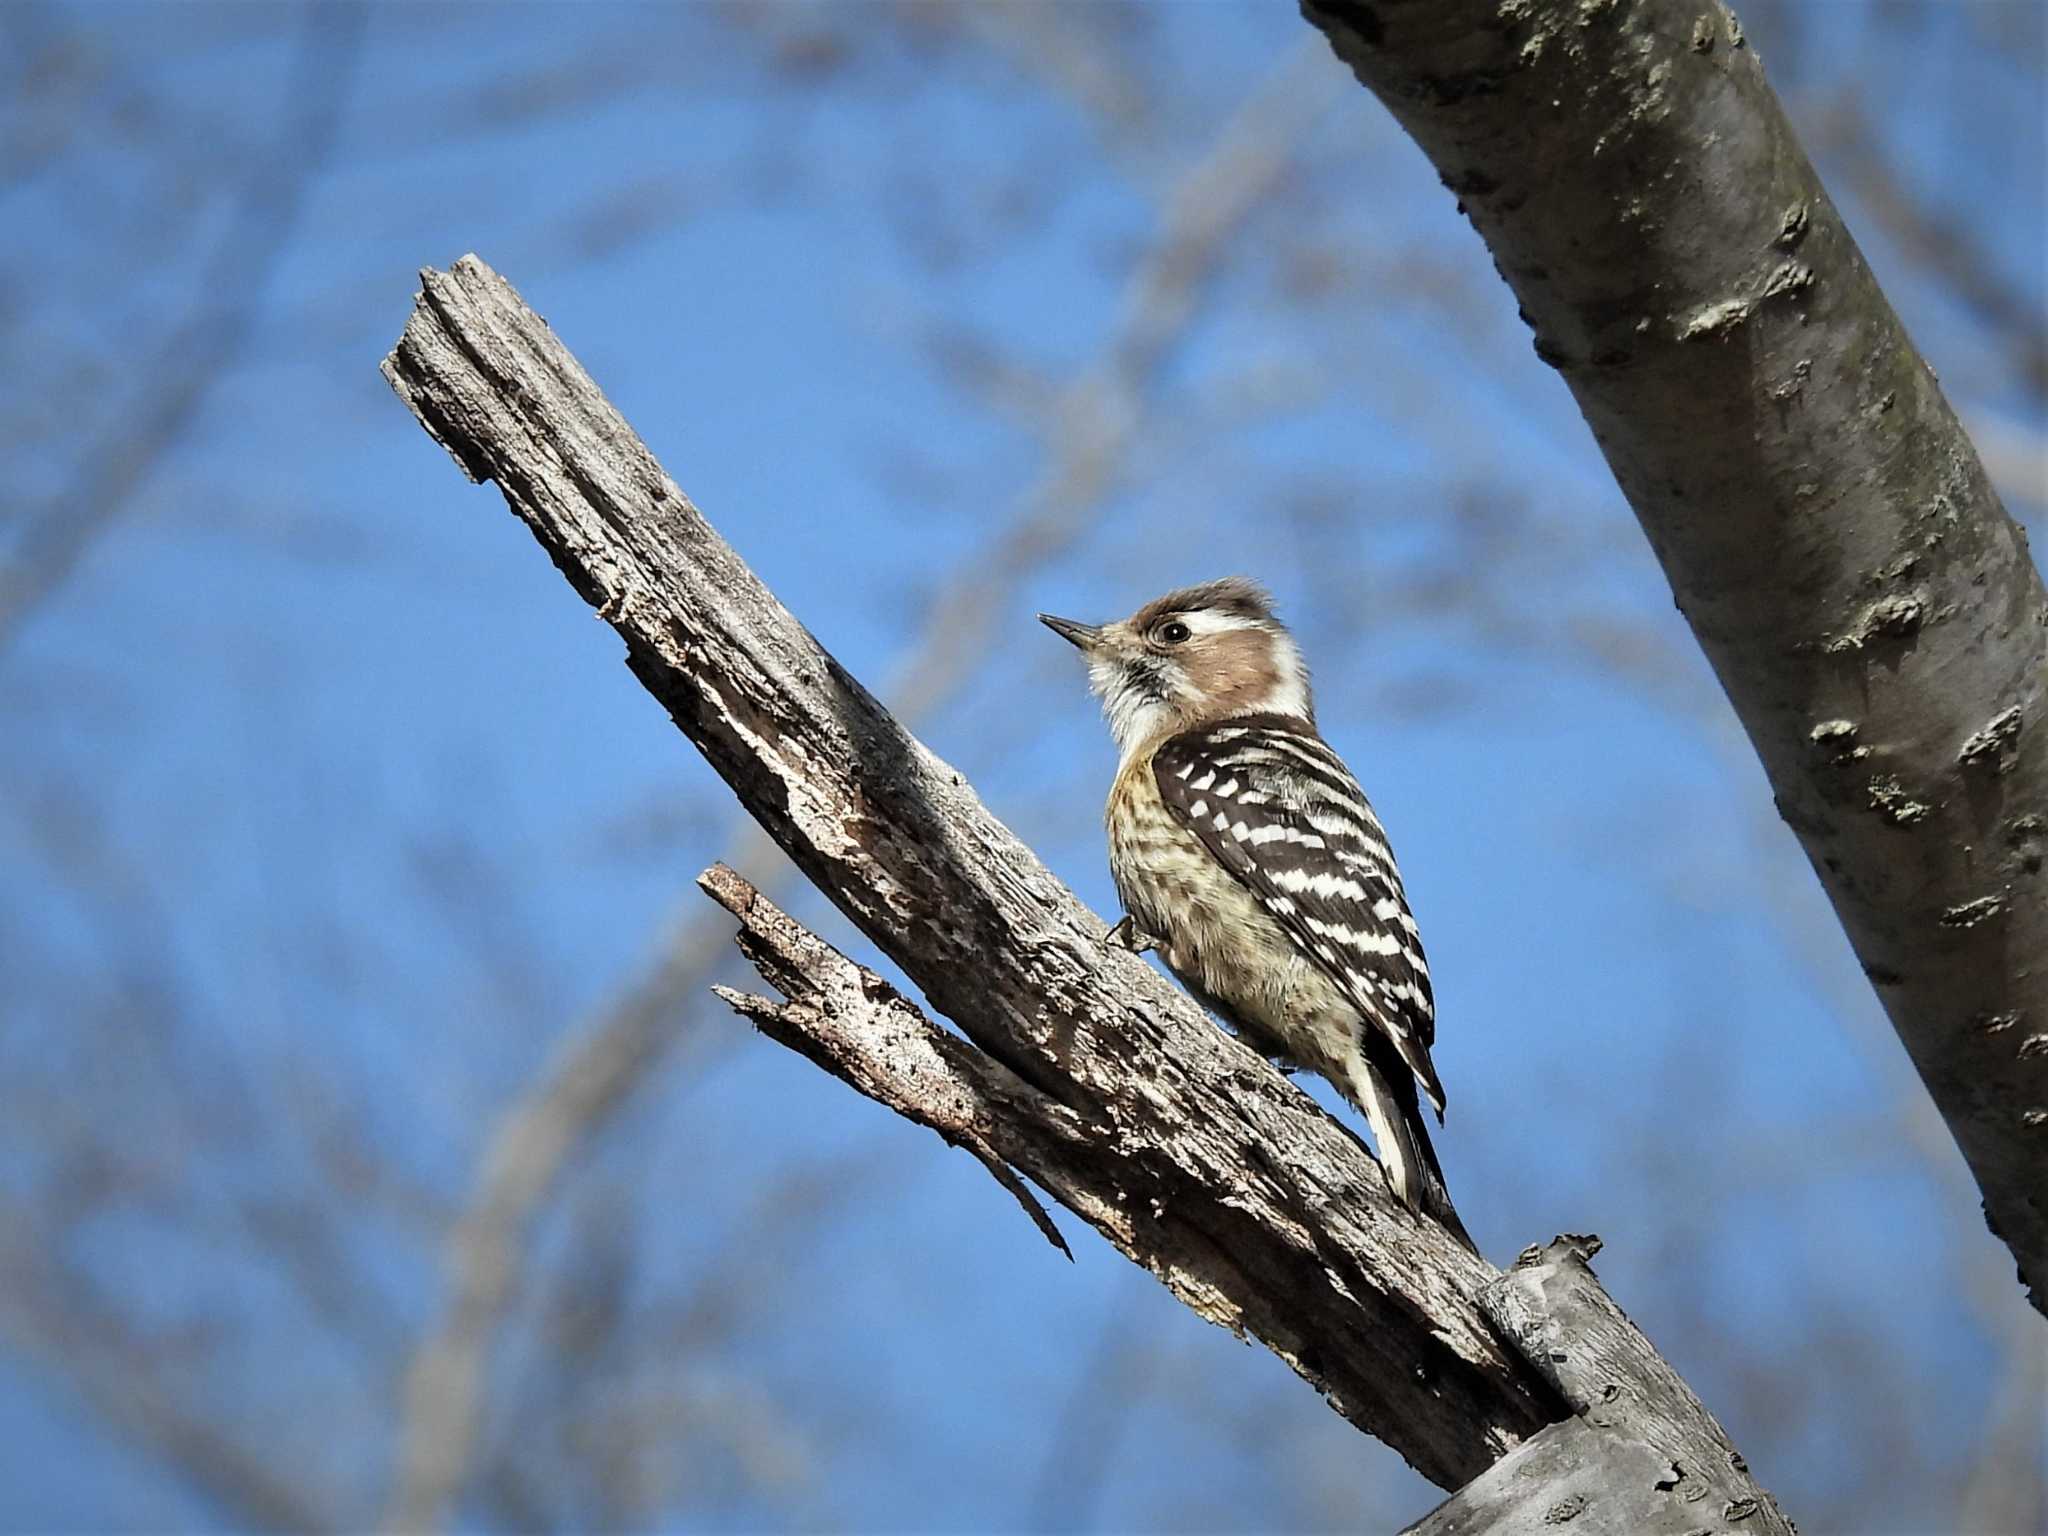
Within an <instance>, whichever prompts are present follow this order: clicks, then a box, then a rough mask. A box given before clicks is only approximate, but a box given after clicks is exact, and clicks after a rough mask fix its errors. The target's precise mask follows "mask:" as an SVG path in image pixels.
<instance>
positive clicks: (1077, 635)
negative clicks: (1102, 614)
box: [1038, 613, 1102, 651]
mask: <svg viewBox="0 0 2048 1536" xmlns="http://www.w3.org/2000/svg"><path fill="white" fill-rule="evenodd" d="M1038 622H1039V623H1041V624H1043V625H1044V626H1045V627H1046V628H1047V629H1049V630H1051V631H1052V632H1053V633H1054V634H1056V635H1058V636H1059V637H1060V638H1061V639H1062V640H1066V641H1070V642H1071V643H1073V644H1074V645H1077V646H1079V647H1080V648H1081V649H1082V650H1084V651H1092V650H1094V649H1095V647H1096V646H1097V645H1098V644H1100V643H1101V640H1102V626H1101V625H1099V624H1080V623H1076V622H1075V621H1074V620H1072V619H1060V618H1055V617H1053V615H1051V614H1049V613H1041V614H1040V615H1039V616H1038Z"/></svg>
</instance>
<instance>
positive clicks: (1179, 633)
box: [1159, 619, 1192, 645]
mask: <svg viewBox="0 0 2048 1536" xmlns="http://www.w3.org/2000/svg"><path fill="white" fill-rule="evenodd" d="M1190 633H1192V631H1190V630H1189V628H1188V627H1187V625H1185V624H1183V623H1181V621H1180V620H1179V619H1174V620H1172V621H1171V622H1169V623H1166V624H1162V625H1160V626H1159V638H1160V640H1161V641H1163V642H1164V643H1165V644H1167V645H1179V644H1180V643H1181V641H1183V640H1185V639H1187V637H1188V636H1189V634H1190Z"/></svg>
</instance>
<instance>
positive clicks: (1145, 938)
mask: <svg viewBox="0 0 2048 1536" xmlns="http://www.w3.org/2000/svg"><path fill="white" fill-rule="evenodd" d="M1105 942H1107V943H1110V944H1114V945H1116V946H1117V947H1118V948H1120V949H1128V950H1129V951H1130V952H1131V953H1132V954H1134V955H1142V954H1146V953H1149V952H1150V951H1152V950H1155V949H1157V948H1158V947H1159V943H1160V941H1159V940H1158V939H1156V938H1154V937H1153V936H1152V935H1151V934H1149V933H1147V932H1145V930H1144V929H1142V928H1140V927H1139V926H1138V925H1137V922H1136V921H1135V920H1134V919H1133V918H1132V917H1131V914H1130V913H1128V912H1126V913H1125V914H1124V915H1123V916H1122V917H1121V918H1119V919H1117V925H1116V926H1115V927H1114V928H1112V929H1110V930H1109V932H1108V934H1107V935H1105Z"/></svg>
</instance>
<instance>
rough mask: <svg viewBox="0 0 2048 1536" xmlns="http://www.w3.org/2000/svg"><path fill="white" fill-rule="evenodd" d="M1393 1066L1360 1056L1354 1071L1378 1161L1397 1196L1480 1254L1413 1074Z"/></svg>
mask: <svg viewBox="0 0 2048 1536" xmlns="http://www.w3.org/2000/svg"><path fill="white" fill-rule="evenodd" d="M1390 1065H1391V1066H1392V1067H1393V1070H1392V1071H1391V1072H1389V1071H1382V1070H1380V1069H1378V1068H1376V1067H1375V1066H1374V1065H1373V1064H1372V1063H1370V1062H1367V1061H1365V1060H1363V1059H1359V1060H1358V1061H1356V1062H1355V1063H1354V1065H1353V1067H1352V1072H1351V1076H1352V1083H1351V1090H1352V1097H1353V1098H1354V1099H1356V1101H1357V1103H1358V1107H1359V1108H1360V1109H1362V1110H1363V1111H1364V1112H1365V1118H1366V1121H1367V1123H1368V1124H1370V1125H1371V1127H1372V1139H1373V1141H1374V1142H1375V1144H1377V1146H1378V1148H1379V1154H1380V1166H1381V1167H1382V1168H1384V1169H1385V1170H1386V1174H1387V1183H1388V1185H1389V1186H1390V1187H1391V1188H1392V1189H1393V1191H1394V1198H1395V1199H1397V1200H1399V1201H1400V1202H1401V1203H1402V1204H1403V1205H1405V1206H1407V1207H1408V1209H1409V1210H1411V1211H1416V1212H1419V1213H1421V1214H1423V1215H1426V1216H1428V1217H1429V1218H1430V1219H1431V1220H1433V1221H1435V1222H1436V1223H1437V1225H1439V1226H1441V1227H1442V1228H1444V1230H1445V1231H1447V1232H1449V1233H1450V1234H1451V1236H1453V1237H1455V1238H1456V1239H1457V1240H1458V1241H1459V1242H1461V1243H1463V1244H1464V1245H1465V1246H1466V1247H1467V1248H1470V1249H1471V1250H1472V1251H1473V1252H1474V1253H1477V1252H1478V1251H1479V1249H1478V1246H1477V1245H1476V1244H1475V1243H1474V1242H1473V1241H1472V1236H1471V1234H1470V1233H1469V1232H1467V1231H1466V1230H1465V1223H1464V1222H1462V1221H1460V1220H1459V1219H1458V1212H1457V1209H1456V1208H1455V1207H1454V1206H1453V1205H1452V1204H1451V1192H1450V1190H1449V1188H1448V1187H1446V1186H1445V1184H1444V1170H1443V1165H1442V1164H1441V1163H1439V1162H1438V1161H1437V1160H1436V1148H1435V1146H1434V1145H1432V1144H1431V1142H1430V1139H1429V1124H1428V1122H1427V1121H1426V1120H1424V1119H1423V1118H1422V1102H1421V1097H1420V1095H1418V1094H1417V1092H1416V1085H1415V1077H1414V1074H1413V1073H1411V1072H1409V1071H1408V1070H1407V1069H1406V1067H1405V1065H1402V1064H1395V1063H1390Z"/></svg>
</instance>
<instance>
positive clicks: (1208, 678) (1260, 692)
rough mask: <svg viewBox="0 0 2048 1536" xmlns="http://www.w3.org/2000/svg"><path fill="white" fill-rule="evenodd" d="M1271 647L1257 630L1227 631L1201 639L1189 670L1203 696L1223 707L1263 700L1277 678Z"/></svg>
mask: <svg viewBox="0 0 2048 1536" xmlns="http://www.w3.org/2000/svg"><path fill="white" fill-rule="evenodd" d="M1271 655H1272V649H1271V646H1270V644H1269V642H1268V641H1267V638H1266V636H1265V635H1263V634H1261V633H1260V632H1258V631H1257V630H1248V629H1240V630H1227V631H1225V632H1224V633H1223V634H1220V635H1210V636H1209V637H1207V638H1206V639H1205V640H1203V642H1202V645H1201V650H1200V651H1199V653H1198V654H1196V655H1195V656H1194V657H1192V658H1191V659H1190V660H1191V665H1190V667H1189V671H1190V672H1191V673H1192V674H1193V677H1194V682H1195V686H1196V687H1198V688H1200V689H1201V691H1202V693H1203V696H1204V697H1206V698H1208V699H1209V700H1211V701H1212V702H1213V703H1215V704H1217V705H1222V706H1234V705H1240V704H1250V703H1254V702H1257V701H1259V700H1261V699H1264V698H1265V697H1266V696H1267V695H1268V694H1269V693H1271V692H1272V689H1273V685H1274V684H1275V683H1277V682H1278V681H1279V679H1278V678H1277V677H1275V676H1274V675H1273V668H1272V665H1271V661H1270V658H1271Z"/></svg>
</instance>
